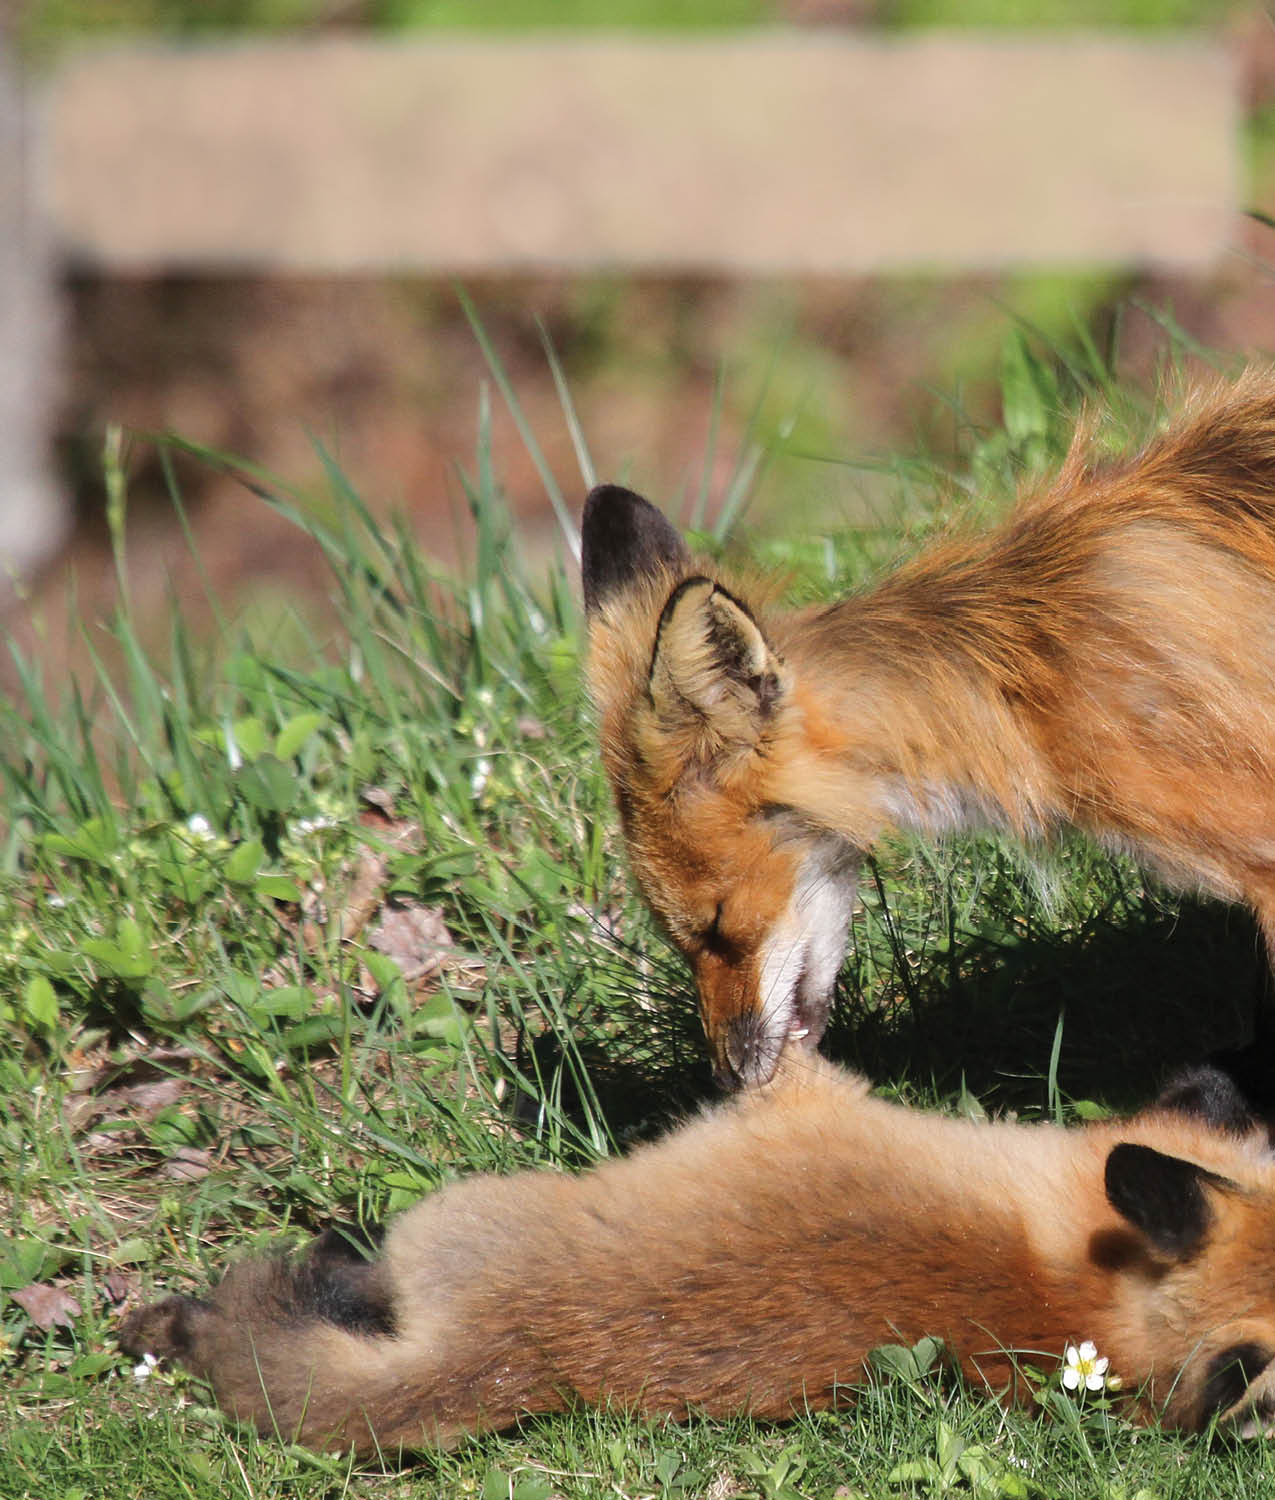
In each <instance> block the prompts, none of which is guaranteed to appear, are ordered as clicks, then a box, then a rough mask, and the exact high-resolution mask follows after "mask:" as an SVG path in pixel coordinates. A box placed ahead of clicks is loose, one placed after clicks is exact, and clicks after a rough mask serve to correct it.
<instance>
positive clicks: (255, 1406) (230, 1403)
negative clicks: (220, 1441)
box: [120, 1230, 419, 1448]
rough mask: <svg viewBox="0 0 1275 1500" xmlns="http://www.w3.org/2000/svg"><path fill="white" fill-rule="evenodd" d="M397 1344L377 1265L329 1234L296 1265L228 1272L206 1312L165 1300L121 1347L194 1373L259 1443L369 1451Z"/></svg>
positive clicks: (242, 1266) (196, 1303)
mask: <svg viewBox="0 0 1275 1500" xmlns="http://www.w3.org/2000/svg"><path fill="white" fill-rule="evenodd" d="M393 1333H394V1309H393V1305H392V1302H391V1299H390V1295H389V1290H388V1288H387V1287H386V1286H385V1284H384V1279H383V1270H382V1266H381V1263H380V1262H379V1261H375V1260H367V1259H365V1258H364V1256H363V1255H362V1253H361V1251H360V1250H359V1249H358V1248H357V1247H356V1246H355V1245H353V1244H352V1243H351V1241H350V1240H349V1239H348V1238H347V1237H346V1236H345V1235H344V1234H343V1233H342V1231H339V1230H329V1231H328V1232H327V1233H326V1234H324V1235H322V1236H321V1237H320V1238H319V1239H318V1240H316V1241H315V1242H314V1244H313V1245H312V1246H310V1248H309V1249H308V1250H307V1251H306V1252H305V1253H303V1254H302V1255H300V1256H298V1257H297V1258H295V1259H292V1260H290V1259H287V1258H285V1257H282V1256H276V1257H273V1258H271V1259H268V1260H253V1261H242V1262H240V1263H239V1264H238V1265H235V1266H232V1267H231V1268H230V1270H229V1271H228V1272H227V1274H226V1276H225V1278H224V1280H223V1281H222V1282H221V1284H220V1285H219V1286H218V1287H217V1289H216V1291H215V1292H214V1293H213V1294H212V1296H211V1297H210V1298H208V1299H207V1300H205V1299H202V1298H195V1297H180V1296H177V1297H166V1298H165V1299H164V1300H163V1301H162V1302H157V1303H153V1304H152V1305H150V1306H148V1307H142V1308H139V1309H138V1310H137V1311H136V1312H134V1313H132V1314H131V1315H130V1316H129V1317H128V1318H127V1319H126V1320H125V1321H124V1323H123V1325H122V1326H121V1329H120V1343H121V1344H122V1346H123V1347H124V1348H125V1349H126V1350H128V1351H129V1352H131V1353H133V1354H137V1355H141V1354H154V1355H156V1356H158V1357H161V1358H166V1359H172V1360H176V1361H177V1362H179V1363H181V1364H182V1365H184V1366H186V1368H187V1369H190V1370H192V1371H194V1372H195V1373H196V1374H197V1375H200V1376H201V1377H203V1378H204V1379H206V1380H207V1381H209V1383H210V1384H211V1385H212V1387H213V1389H214V1391H215V1392H216V1394H217V1400H218V1402H219V1403H220V1404H221V1405H222V1406H223V1407H224V1408H225V1409H226V1410H227V1411H229V1412H231V1413H233V1414H234V1415H236V1416H237V1417H239V1418H240V1419H242V1420H244V1421H250V1422H253V1423H254V1424H255V1425H256V1426H257V1428H258V1429H259V1430H260V1431H262V1432H265V1433H277V1434H279V1435H280V1436H282V1437H283V1438H284V1439H286V1440H300V1441H303V1442H307V1443H310V1444H315V1445H319V1446H332V1445H345V1444H348V1443H354V1444H355V1445H356V1446H358V1447H361V1448H367V1447H369V1446H371V1445H372V1443H373V1442H374V1441H375V1440H376V1438H379V1437H380V1424H379V1423H378V1414H379V1413H378V1406H379V1403H380V1402H381V1399H382V1398H381V1397H380V1395H379V1394H378V1392H380V1391H383V1390H387V1389H389V1390H392V1389H393V1388H394V1386H395V1385H396V1383H397V1377H396V1375H395V1371H394V1366H395V1364H396V1363H397V1361H396V1340H395V1339H394V1338H393ZM385 1425H386V1426H389V1425H391V1424H385ZM392 1425H395V1426H397V1423H395V1424H392ZM395 1436H396V1434H394V1433H390V1432H388V1431H387V1432H386V1434H385V1438H386V1440H392V1439H393V1438H394V1437H395ZM417 1436H419V1432H418V1434H417Z"/></svg>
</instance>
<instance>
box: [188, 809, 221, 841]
mask: <svg viewBox="0 0 1275 1500" xmlns="http://www.w3.org/2000/svg"><path fill="white" fill-rule="evenodd" d="M186 832H187V833H188V834H189V835H190V836H191V838H193V839H195V840H196V841H197V842H199V843H201V844H209V843H211V842H212V841H213V840H214V839H215V838H216V837H217V835H216V834H215V833H214V832H213V826H212V824H211V823H210V822H209V821H208V819H207V818H206V817H204V815H203V813H191V815H190V817H188V818H187V819H186Z"/></svg>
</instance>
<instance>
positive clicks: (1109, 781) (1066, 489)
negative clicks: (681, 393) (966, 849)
mask: <svg viewBox="0 0 1275 1500" xmlns="http://www.w3.org/2000/svg"><path fill="white" fill-rule="evenodd" d="M582 572H583V582H584V597H585V607H586V614H587V618H588V625H589V684H590V689H591V692H592V696H593V700H594V703H595V705H596V708H597V712H598V717H599V727H600V732H601V744H602V756H603V760H604V762H605V765H606V769H607V773H608V775H609V777H610V780H611V783H612V786H613V788H614V791H615V797H616V802H617V804H618V807H619V812H620V819H621V823H622V825H623V829H624V833H625V837H626V840H627V844H628V849H629V856H630V862H631V865H632V868H633V871H634V874H635V876H636V878H637V882H638V884H639V886H640V887H641V889H642V891H643V893H644V895H645V896H646V899H647V901H648V902H649V903H650V905H651V907H652V909H653V910H654V912H655V914H656V916H657V918H658V919H659V920H660V921H661V923H662V925H663V926H664V928H665V929H666V930H667V933H668V935H669V937H670V938H671V940H672V942H673V943H674V945H675V946H676V947H677V948H678V949H680V950H681V952H682V953H683V955H684V956H685V957H686V959H687V960H688V962H689V963H690V965H691V967H692V969H693V971H694V975H695V980H696V985H697V988H698V991H699V1001H700V1011H701V1015H702V1017H703V1021H704V1026H705V1030H706V1032H707V1035H708V1039H709V1043H710V1048H711V1051H712V1053H713V1059H714V1065H715V1068H716V1071H717V1074H718V1077H719V1079H720V1080H721V1081H722V1082H724V1083H728V1084H740V1083H742V1084H753V1083H758V1082H762V1081H764V1080H765V1079H766V1078H768V1077H769V1076H770V1074H771V1072H772V1070H773V1069H774V1067H775V1064H776V1061H777V1059H778V1057H779V1054H780V1051H781V1049H782V1048H783V1046H784V1045H785V1043H786V1041H788V1040H789V1039H791V1038H796V1039H799V1040H801V1041H804V1042H805V1043H806V1044H807V1045H808V1046H811V1047H813V1046H814V1045H815V1044H816V1043H817V1042H818V1040H819V1038H820V1037H821V1035H822V1033H823V1030H824V1026H825V1024H826V1021H827V1015H828V1009H829V1004H830V999H831V994H832V989H833V985H834V983H835V980H836V975H837V971H838V969H839V967H840V964H841V960H842V958H843V956H844V951H845V943H846V936H847V932H848V928H849V921H850V915H851V911H852V908H853V905H854V900H855V893H856V884H857V879H858V867H859V864H860V862H861V859H862V857H863V855H864V853H865V852H866V851H867V850H869V849H870V848H871V847H872V845H873V843H874V842H875V841H876V840H877V839H878V838H879V836H880V835H881V834H882V832H883V831H884V830H887V829H889V828H901V829H907V830H914V831H917V832H920V833H922V834H942V833H944V832H947V831H949V830H954V829H958V828H969V827H991V828H998V829H1003V830H1006V831H1009V832H1011V833H1014V834H1016V835H1019V836H1020V837H1023V838H1027V839H1032V838H1039V837H1042V836H1047V835H1048V834H1049V833H1050V832H1051V831H1052V830H1055V829H1057V828H1058V827H1059V826H1061V825H1063V824H1073V825H1076V826H1078V827H1080V828H1081V829H1084V830H1085V831H1087V832H1088V833H1090V834H1092V835H1094V836H1096V837H1097V838H1098V839H1100V840H1101V841H1102V842H1103V843H1104V844H1106V845H1107V846H1109V847H1111V848H1114V849H1120V850H1125V851H1128V852H1130V853H1132V854H1134V855H1136V856H1137V857H1139V858H1140V859H1142V860H1143V861H1144V862H1145V864H1146V865H1148V866H1149V867H1151V868H1152V869H1154V870H1156V871H1157V872H1159V873H1160V874H1162V875H1163V876H1165V877H1166V878H1167V879H1168V880H1169V881H1170V882H1172V883H1176V884H1177V885H1179V886H1181V887H1184V888H1191V889H1197V890H1201V891H1205V892H1210V893H1213V894H1215V895H1218V896H1221V897H1224V898H1226V899H1228V900H1234V901H1243V902H1247V903H1248V904H1249V905H1250V906H1251V907H1252V908H1253V910H1254V912H1255V913H1256V915H1257V918H1258V921H1259V923H1260V925H1261V929H1262V931H1263V934H1264V936H1265V939H1266V944H1267V948H1268V952H1269V953H1271V954H1272V956H1275V376H1271V375H1268V374H1259V373H1250V374H1248V375H1247V376H1245V377H1244V378H1242V379H1241V380H1239V381H1238V382H1237V383H1235V384H1232V385H1229V386H1226V387H1222V388H1219V389H1217V390H1214V391H1212V392H1209V393H1204V394H1199V395H1197V396H1196V397H1195V398H1194V400H1193V401H1191V402H1190V403H1188V405H1187V407H1186V410H1185V412H1184V413H1183V415H1182V417H1181V418H1180V420H1179V422H1178V423H1177V425H1176V426H1174V427H1172V428H1170V429H1169V430H1168V431H1167V432H1165V433H1164V434H1163V435H1162V436H1160V437H1158V438H1156V439H1155V440H1154V441H1152V442H1151V443H1149V444H1148V445H1147V446H1146V447H1145V448H1144V449H1143V450H1142V451H1141V452H1140V453H1138V454H1137V455H1136V456H1134V457H1133V458H1130V459H1128V460H1126V461H1123V462H1118V463H1105V464H1097V463H1095V462H1093V461H1092V460H1091V459H1090V458H1089V457H1087V456H1086V454H1085V453H1084V451H1083V445H1082V444H1080V443H1078V444H1077V445H1076V446H1075V447H1074V448H1073V451H1072V453H1071V456H1070V457H1069V458H1068V460H1067V462H1066V464H1065V466H1064V467H1063V469H1062V472H1061V473H1060V474H1059V476H1058V477H1057V479H1056V480H1055V481H1054V482H1053V483H1052V485H1050V486H1049V487H1048V488H1047V489H1046V490H1045V491H1044V492H1043V493H1039V494H1032V495H1029V496H1027V497H1025V498H1024V499H1023V501H1022V502H1021V503H1020V504H1019V506H1018V507H1017V509H1016V510H1015V511H1014V512H1013V513H1012V514H1011V515H1010V516H1009V518H1008V520H1006V521H1005V522H1004V523H1003V524H1002V525H1001V526H1000V527H999V528H998V529H996V530H993V531H991V532H989V533H987V534H985V535H980V536H975V537H972V538H971V537H958V538H955V539H951V538H949V539H947V540H945V541H942V542H940V543H939V544H938V545H936V546H933V547H931V548H930V549H929V550H927V551H925V552H923V553H922V554H921V555H920V556H919V557H917V558H916V559H915V560H914V561H912V562H910V563H907V564H905V565H904V566H902V567H900V568H899V569H898V571H897V572H895V573H893V574H892V575H890V576H888V577H886V578H885V579H884V580H883V581H881V582H880V583H878V584H877V585H876V586H875V587H874V588H871V589H869V590H867V591H866V592H864V593H861V594H857V595H854V596H852V597H850V598H847V599H843V600H841V601H840V602H838V603H835V604H832V605H826V606H819V607H815V608H810V609H804V610H801V611H799V612H796V613H781V612H773V611H770V610H766V609H764V608H762V607H761V606H760V605H758V604H757V603H755V602H754V603H750V602H749V601H748V591H747V590H746V589H745V588H743V587H742V586H740V585H737V584H736V583H734V582H732V581H731V580H730V579H729V578H727V577H726V576H725V575H724V574H723V573H722V571H721V570H720V569H719V568H718V567H717V565H716V564H714V563H712V562H709V561H706V560H704V559H702V558H694V557H692V555H691V554H690V552H689V551H688V550H687V548H686V546H685V544H684V543H683V541H682V539H681V537H680V536H679V535H678V533H677V532H676V531H675V530H674V529H673V527H672V526H670V525H669V523H668V522H667V521H666V520H665V519H664V518H663V516H661V515H660V513H659V512H658V511H657V510H656V509H655V508H654V507H653V506H651V505H649V504H648V503H647V502H646V501H645V500H643V499H641V498H640V497H639V496H637V495H635V494H633V493H631V492H630V491H628V490H625V489H621V488H619V487H617V486H614V485H606V486H601V487H599V488H597V489H595V490H594V491H593V492H592V493H591V494H590V496H589V498H588V501H587V503H586V506H585V512H584V535H583V558H582Z"/></svg>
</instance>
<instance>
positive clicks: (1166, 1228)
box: [1104, 1142, 1237, 1260]
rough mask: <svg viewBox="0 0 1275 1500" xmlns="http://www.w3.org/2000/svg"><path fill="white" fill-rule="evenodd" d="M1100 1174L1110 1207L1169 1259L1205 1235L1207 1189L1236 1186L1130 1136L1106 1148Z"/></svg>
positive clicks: (1192, 1248) (1209, 1211) (1184, 1256)
mask: <svg viewBox="0 0 1275 1500" xmlns="http://www.w3.org/2000/svg"><path fill="white" fill-rule="evenodd" d="M1104 1180H1105V1186H1106V1190H1107V1201H1108V1202H1109V1203H1110V1204H1111V1206H1112V1208H1114V1209H1115V1210H1116V1212H1117V1213H1118V1214H1120V1215H1121V1217H1122V1218H1124V1219H1126V1220H1128V1222H1129V1223H1130V1224H1132V1225H1133V1227H1134V1228H1135V1229H1137V1230H1139V1231H1140V1232H1141V1233H1142V1234H1143V1235H1145V1236H1146V1238H1147V1240H1148V1241H1149V1242H1150V1244H1151V1247H1152V1249H1154V1250H1155V1251H1156V1252H1158V1253H1159V1254H1160V1255H1164V1256H1167V1257H1168V1258H1169V1259H1171V1260H1189V1259H1190V1257H1191V1256H1193V1255H1194V1254H1195V1253H1196V1252H1197V1251H1198V1250H1199V1249H1200V1248H1201V1247H1202V1246H1203V1244H1204V1242H1205V1240H1206V1239H1207V1238H1208V1233H1209V1228H1210V1226H1211V1225H1212V1223H1213V1207H1212V1205H1211V1204H1210V1202H1209V1190H1215V1191H1216V1190H1221V1191H1227V1190H1230V1191H1236V1190H1237V1189H1236V1184H1235V1183H1233V1182H1231V1181H1230V1180H1229V1179H1228V1178H1226V1177H1219V1176H1218V1174H1217V1173H1216V1172H1209V1171H1207V1170H1206V1169H1205V1168H1204V1167H1201V1166H1197V1165H1196V1163H1195V1162H1191V1161H1183V1160H1182V1158H1181V1157H1178V1156H1166V1155H1165V1154H1164V1152H1162V1151H1156V1150H1155V1149H1154V1148H1153V1147H1151V1146H1140V1145H1135V1144H1133V1143H1131V1142H1121V1144H1120V1145H1118V1146H1113V1147H1112V1148H1111V1151H1110V1152H1109V1153H1108V1155H1107V1166H1106V1171H1105V1174H1104Z"/></svg>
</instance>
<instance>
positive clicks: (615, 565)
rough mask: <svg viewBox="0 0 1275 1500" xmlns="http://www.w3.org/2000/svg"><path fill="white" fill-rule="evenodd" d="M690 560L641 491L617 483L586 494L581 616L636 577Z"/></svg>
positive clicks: (602, 486) (662, 571) (678, 565)
mask: <svg viewBox="0 0 1275 1500" xmlns="http://www.w3.org/2000/svg"><path fill="white" fill-rule="evenodd" d="M690 560H691V554H690V552H689V551H687V548H686V543H685V542H684V541H683V540H682V538H681V537H680V536H679V535H678V533H677V531H676V530H675V529H674V528H673V527H672V526H670V525H669V523H668V522H667V521H666V520H665V519H664V517H663V516H662V515H661V514H660V512H659V511H658V510H656V508H655V507H654V506H653V505H652V504H651V503H650V502H649V501H647V500H643V498H642V497H641V495H635V494H634V493H633V491H632V490H626V489H624V488H622V487H621V486H620V485H618V484H600V485H598V486H597V487H596V488H595V489H593V490H591V491H590V492H589V498H588V499H587V500H586V501H585V502H584V519H583V521H582V522H581V537H580V575H581V580H582V582H583V584H584V608H585V612H586V614H590V615H591V614H593V613H594V612H595V611H596V610H597V609H598V607H599V606H600V605H601V604H603V603H605V601H606V600H607V599H609V598H610V597H611V595H612V594H615V593H619V592H622V591H623V590H625V589H627V588H629V587H631V586H632V585H633V584H634V583H635V582H636V581H637V580H638V579H640V578H647V577H651V576H652V575H654V574H657V573H667V572H668V571H670V570H676V569H677V568H681V567H686V566H687V565H689V563H690Z"/></svg>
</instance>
